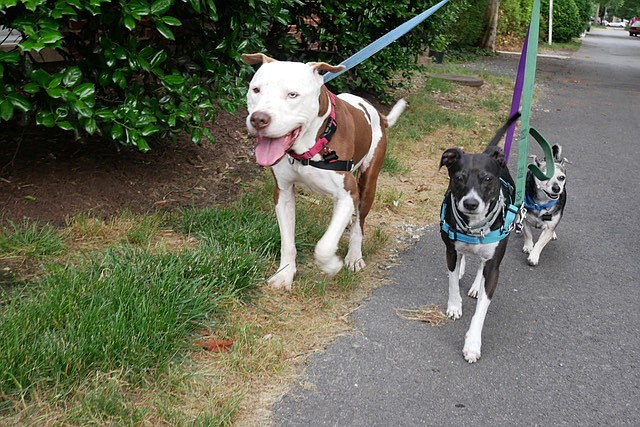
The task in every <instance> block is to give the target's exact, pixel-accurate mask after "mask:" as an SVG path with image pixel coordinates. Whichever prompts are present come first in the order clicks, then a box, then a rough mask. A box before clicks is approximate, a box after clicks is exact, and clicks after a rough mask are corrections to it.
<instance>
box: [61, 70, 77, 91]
mask: <svg viewBox="0 0 640 427" xmlns="http://www.w3.org/2000/svg"><path fill="white" fill-rule="evenodd" d="M80 79H82V71H81V70H80V67H69V68H67V69H66V70H64V73H63V76H62V84H64V85H65V86H67V87H69V86H75V85H77V84H78V82H79V81H80Z"/></svg>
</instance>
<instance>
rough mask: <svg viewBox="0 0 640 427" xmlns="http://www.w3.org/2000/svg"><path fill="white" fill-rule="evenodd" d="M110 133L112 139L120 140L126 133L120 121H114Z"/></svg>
mask: <svg viewBox="0 0 640 427" xmlns="http://www.w3.org/2000/svg"><path fill="white" fill-rule="evenodd" d="M110 134H111V139H113V140H115V141H120V140H121V139H122V135H124V131H123V129H122V126H120V125H119V124H118V123H114V124H113V126H111V132H110Z"/></svg>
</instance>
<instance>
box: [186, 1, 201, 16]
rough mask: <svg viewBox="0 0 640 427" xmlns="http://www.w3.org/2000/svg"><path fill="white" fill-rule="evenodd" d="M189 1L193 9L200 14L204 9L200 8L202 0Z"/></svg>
mask: <svg viewBox="0 0 640 427" xmlns="http://www.w3.org/2000/svg"><path fill="white" fill-rule="evenodd" d="M189 3H190V4H191V7H192V8H193V10H194V11H195V12H196V13H198V14H200V12H201V11H202V9H201V8H200V0H189Z"/></svg>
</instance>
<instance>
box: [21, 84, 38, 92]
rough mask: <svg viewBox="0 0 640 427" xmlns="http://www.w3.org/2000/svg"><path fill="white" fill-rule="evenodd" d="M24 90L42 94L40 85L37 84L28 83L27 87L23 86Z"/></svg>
mask: <svg viewBox="0 0 640 427" xmlns="http://www.w3.org/2000/svg"><path fill="white" fill-rule="evenodd" d="M22 90H24V91H25V92H27V93H38V92H40V85H39V84H37V83H33V82H31V83H27V84H26V85H24V86H23V88H22Z"/></svg>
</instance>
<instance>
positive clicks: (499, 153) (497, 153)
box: [484, 145, 505, 167]
mask: <svg viewBox="0 0 640 427" xmlns="http://www.w3.org/2000/svg"><path fill="white" fill-rule="evenodd" d="M484 154H486V155H487V156H489V157H491V158H493V159H496V160H497V161H498V163H500V165H501V166H503V167H504V166H505V163H504V150H503V149H502V147H498V146H495V145H493V146H489V147H487V148H486V150H484Z"/></svg>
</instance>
